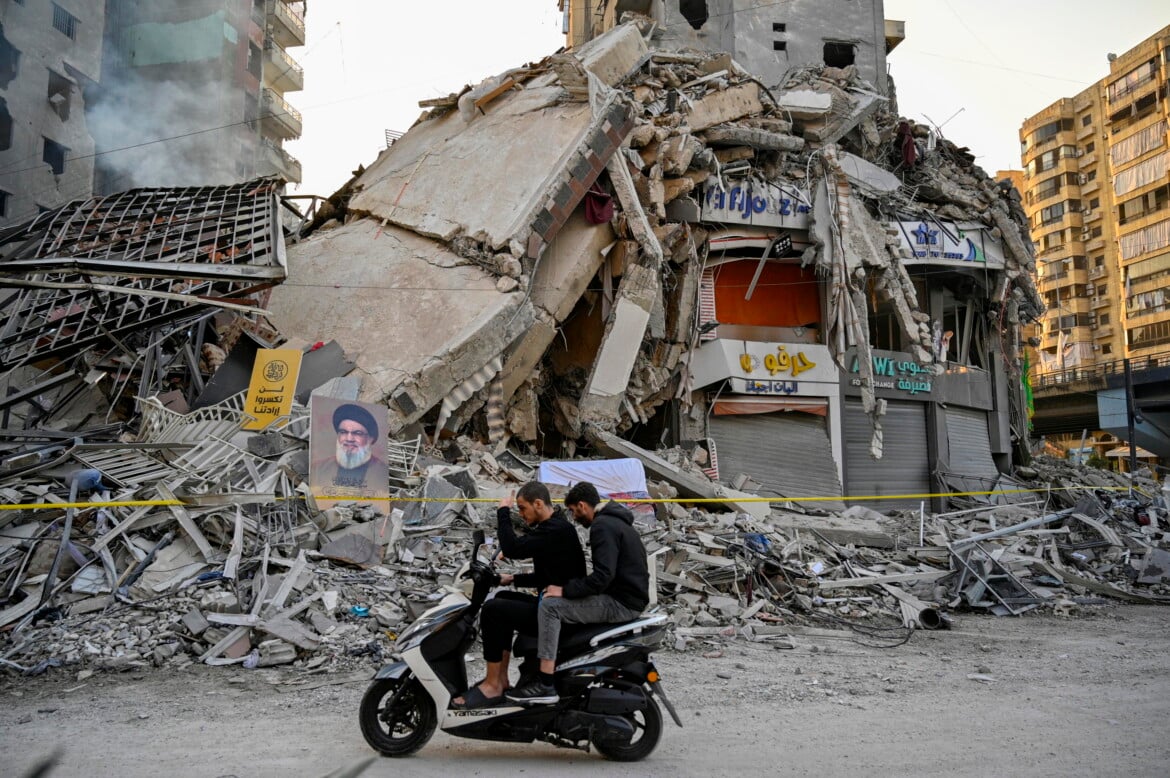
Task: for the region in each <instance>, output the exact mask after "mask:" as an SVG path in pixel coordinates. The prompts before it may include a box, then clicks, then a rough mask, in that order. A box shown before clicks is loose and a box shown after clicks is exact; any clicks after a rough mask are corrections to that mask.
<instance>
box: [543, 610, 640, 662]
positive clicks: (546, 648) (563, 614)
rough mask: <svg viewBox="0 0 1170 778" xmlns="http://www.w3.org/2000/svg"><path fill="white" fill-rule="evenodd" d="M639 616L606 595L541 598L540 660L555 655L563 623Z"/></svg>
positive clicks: (604, 622)
mask: <svg viewBox="0 0 1170 778" xmlns="http://www.w3.org/2000/svg"><path fill="white" fill-rule="evenodd" d="M639 615H641V612H640V611H636V610H631V609H630V608H627V607H626V606H625V605H623V604H622V603H620V602H618V601H617V600H615V599H614V598H613V597H610V596H609V595H608V594H591V595H589V596H588V597H581V598H579V599H575V600H566V599H565V598H564V597H542V598H541V600H540V610H539V612H538V613H537V619H536V623H537V628H538V632H537V638H536V655H537V657H538V658H540V659H556V658H557V642H558V641H559V640H560V639H561V625H562V624H611V623H615V624H620V623H622V622H626V621H633V620H634V619H636V618H638V616H639Z"/></svg>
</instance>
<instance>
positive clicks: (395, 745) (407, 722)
mask: <svg viewBox="0 0 1170 778" xmlns="http://www.w3.org/2000/svg"><path fill="white" fill-rule="evenodd" d="M359 720H360V722H361V727H362V735H363V736H364V737H365V739H366V742H367V743H369V744H370V746H371V747H372V748H373V749H374V750H376V751H378V752H379V753H381V754H382V755H383V756H408V755H410V754H413V753H414V752H415V751H417V750H419V749H420V748H422V747H423V746H424V745H426V742H427V741H428V740H430V739H431V735H433V734H434V733H435V726H436V724H437V723H438V717H437V715H436V713H435V702H434V700H432V699H431V697H430V695H429V694H427V692H426V690H425V689H423V687H422V684H421V683H419V682H418V679H417V678H414V677H408V678H385V679H383V680H380V681H374V682H373V683H372V684H370V688H369V689H367V690H366V693H365V696H363V697H362V705H361V712H360V714H359Z"/></svg>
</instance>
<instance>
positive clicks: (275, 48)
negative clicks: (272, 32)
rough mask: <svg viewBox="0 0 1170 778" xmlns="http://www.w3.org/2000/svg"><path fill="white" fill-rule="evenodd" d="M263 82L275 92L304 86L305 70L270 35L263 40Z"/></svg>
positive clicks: (296, 90)
mask: <svg viewBox="0 0 1170 778" xmlns="http://www.w3.org/2000/svg"><path fill="white" fill-rule="evenodd" d="M264 53H265V62H264V84H265V86H269V87H271V88H272V89H274V90H275V91H277V92H282V93H283V92H299V91H300V90H302V89H304V88H305V71H304V68H302V67H301V66H300V65H298V64H297V61H296V60H295V59H293V58H292V57H290V56H289V54H288V52H287V51H285V50H284V49H282V48H281V47H280V45H279V44H278V43H277V42H276V41H275V40H273V39H272V38H271V37H269V38H267V39H266V40H265V41H264Z"/></svg>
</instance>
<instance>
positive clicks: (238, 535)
mask: <svg viewBox="0 0 1170 778" xmlns="http://www.w3.org/2000/svg"><path fill="white" fill-rule="evenodd" d="M243 553H244V514H243V512H242V511H241V510H240V506H238V505H237V506H236V526H235V529H234V530H233V531H232V547H231V549H230V550H229V551H228V558H227V561H226V562H224V563H223V577H224V578H231V579H233V580H234V579H235V577H236V573H237V571H238V570H239V567H240V557H241V556H243Z"/></svg>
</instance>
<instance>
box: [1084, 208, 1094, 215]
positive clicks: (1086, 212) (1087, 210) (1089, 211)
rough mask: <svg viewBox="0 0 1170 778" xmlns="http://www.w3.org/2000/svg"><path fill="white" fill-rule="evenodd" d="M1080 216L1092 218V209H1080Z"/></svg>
mask: <svg viewBox="0 0 1170 778" xmlns="http://www.w3.org/2000/svg"><path fill="white" fill-rule="evenodd" d="M1081 214H1082V215H1083V216H1092V215H1093V209H1092V208H1082V209H1081Z"/></svg>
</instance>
